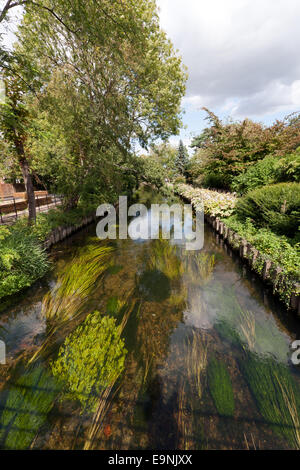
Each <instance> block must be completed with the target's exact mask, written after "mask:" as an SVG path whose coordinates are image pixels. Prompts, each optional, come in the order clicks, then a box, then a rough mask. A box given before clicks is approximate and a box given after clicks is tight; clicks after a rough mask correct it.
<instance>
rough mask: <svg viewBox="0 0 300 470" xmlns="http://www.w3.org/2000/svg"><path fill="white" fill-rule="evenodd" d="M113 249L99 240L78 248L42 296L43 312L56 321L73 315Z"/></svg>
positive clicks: (76, 312)
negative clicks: (50, 288) (47, 291)
mask: <svg viewBox="0 0 300 470" xmlns="http://www.w3.org/2000/svg"><path fill="white" fill-rule="evenodd" d="M113 251H114V248H113V247H112V246H109V245H103V244H102V243H99V240H98V241H95V243H93V244H90V245H88V246H87V247H84V248H83V249H79V250H78V251H77V252H76V254H75V256H74V258H73V260H72V261H71V262H70V263H68V264H67V265H66V266H65V268H64V269H63V270H62V271H61V272H60V273H59V275H58V280H57V283H56V287H55V288H54V290H53V291H51V292H49V293H48V294H46V296H45V297H44V299H43V308H42V311H43V314H44V315H45V316H46V318H47V319H56V320H58V321H61V320H64V319H66V318H74V315H75V314H78V313H79V312H80V309H81V308H82V306H83V305H84V303H85V302H86V301H87V300H88V298H89V297H90V295H91V292H92V290H93V289H94V288H95V286H96V284H97V282H98V281H99V279H100V278H101V276H102V275H103V273H104V271H105V270H106V269H107V268H108V267H109V266H110V256H111V254H112V252H113Z"/></svg>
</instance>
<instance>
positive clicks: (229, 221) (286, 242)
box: [176, 184, 300, 305]
mask: <svg viewBox="0 0 300 470" xmlns="http://www.w3.org/2000/svg"><path fill="white" fill-rule="evenodd" d="M176 192H177V193H178V194H180V195H181V196H182V197H185V198H187V199H188V200H190V201H191V203H192V204H193V206H194V207H195V208H196V209H197V207H198V208H201V207H202V203H204V210H205V213H206V214H207V215H213V216H216V217H219V218H220V219H221V220H222V221H223V222H225V224H226V225H227V227H229V228H231V229H232V230H234V232H236V233H237V234H238V235H239V236H240V237H241V238H242V239H244V240H246V241H247V242H248V243H250V244H251V245H252V246H253V247H254V248H255V249H256V250H258V251H259V253H260V255H261V257H260V261H259V262H257V263H256V264H255V266H254V269H255V271H256V272H257V273H258V274H259V275H261V274H262V271H263V266H264V260H270V261H272V262H273V263H274V264H275V265H277V266H279V267H280V268H281V269H282V273H283V276H284V278H285V282H284V284H283V285H278V287H277V292H278V294H279V296H280V298H281V300H283V301H284V302H285V303H286V305H289V300H290V296H291V294H292V293H297V290H295V289H296V288H295V284H297V283H299V282H300V243H299V235H297V233H293V236H287V235H284V234H279V233H275V231H274V230H271V228H270V226H268V223H267V221H265V222H259V223H258V222H257V220H256V218H255V215H253V218H249V217H246V218H244V217H241V215H240V214H239V213H238V210H237V208H239V207H241V202H243V204H244V203H245V201H242V200H241V199H239V198H237V197H236V196H235V195H233V194H230V193H227V194H226V193H219V192H217V191H211V190H208V189H199V188H193V187H192V186H189V185H186V184H180V185H177V186H176ZM247 197H248V196H247ZM279 205H280V201H279ZM294 212H295V211H293V214H292V217H294ZM274 214H275V215H276V211H274ZM274 214H273V213H272V214H271V216H272V224H273V226H274V227H275V230H276V228H277V227H276V226H275V225H274V219H275V216H274ZM259 215H260V211H259V208H258V209H257V217H258V216H259ZM286 218H287V219H288V221H289V220H290V219H289V218H288V217H286ZM279 222H280V224H281V225H280V227H279ZM286 225H287V226H288V227H289V224H288V223H286ZM278 227H279V228H280V230H282V221H280V216H278Z"/></svg>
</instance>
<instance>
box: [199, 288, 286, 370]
mask: <svg viewBox="0 0 300 470" xmlns="http://www.w3.org/2000/svg"><path fill="white" fill-rule="evenodd" d="M207 292H208V293H209V296H210V305H211V307H212V308H214V309H215V310H216V312H217V320H216V323H215V327H216V329H217V331H218V332H219V334H220V336H221V337H222V338H223V339H225V340H228V341H229V342H230V343H231V344H233V345H235V346H239V347H243V349H248V350H251V351H253V352H256V353H257V354H259V355H262V356H266V355H268V356H270V357H274V358H276V359H277V360H278V361H280V362H282V363H286V362H287V357H288V353H289V346H288V342H287V338H285V335H284V334H283V333H282V332H281V331H280V330H279V329H278V326H277V324H276V322H275V320H274V318H272V317H266V316H265V315H259V314H256V312H253V311H251V310H248V309H246V308H244V307H242V306H241V304H240V303H239V301H238V298H237V294H236V292H235V289H234V288H231V289H230V288H226V286H222V285H220V284H217V283H215V285H214V287H213V289H211V290H209V289H207Z"/></svg>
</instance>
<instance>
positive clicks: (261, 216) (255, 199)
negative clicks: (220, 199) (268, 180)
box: [236, 183, 300, 237]
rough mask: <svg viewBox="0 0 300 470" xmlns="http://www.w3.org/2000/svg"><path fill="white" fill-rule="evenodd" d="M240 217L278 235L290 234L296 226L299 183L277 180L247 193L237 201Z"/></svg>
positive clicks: (299, 213) (299, 216)
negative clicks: (278, 181)
mask: <svg viewBox="0 0 300 470" xmlns="http://www.w3.org/2000/svg"><path fill="white" fill-rule="evenodd" d="M236 213H237V216H238V218H239V219H240V220H246V219H247V218H249V219H252V220H253V221H254V222H255V224H256V225H257V226H259V227H269V228H270V229H271V230H272V231H274V232H275V233H278V234H279V235H286V236H288V237H294V236H295V235H296V232H297V230H298V226H299V225H300V184H299V183H279V184H276V185H271V186H266V187H263V188H258V189H255V190H254V191H251V192H249V193H248V194H246V195H245V196H243V197H242V198H241V199H239V200H238V202H237V205H236Z"/></svg>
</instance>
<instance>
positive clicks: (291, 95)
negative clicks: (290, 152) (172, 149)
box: [157, 0, 300, 145]
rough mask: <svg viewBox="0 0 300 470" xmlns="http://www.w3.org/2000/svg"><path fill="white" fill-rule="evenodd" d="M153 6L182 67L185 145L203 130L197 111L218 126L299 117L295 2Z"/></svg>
mask: <svg viewBox="0 0 300 470" xmlns="http://www.w3.org/2000/svg"><path fill="white" fill-rule="evenodd" d="M157 3H158V6H159V8H160V21H161V26H162V28H163V29H164V30H165V31H166V32H167V34H168V36H169V37H170V39H171V40H172V42H173V44H174V46H175V48H176V49H178V51H179V53H180V55H181V56H182V59H183V63H184V64H185V65H186V66H187V67H188V74H189V79H188V82H187V92H186V96H185V97H184V99H183V103H182V105H183V109H184V112H185V114H184V116H183V121H184V124H185V125H186V126H187V129H184V130H182V131H181V135H180V136H181V138H182V139H183V140H184V142H185V144H187V145H188V144H189V143H190V140H191V137H192V136H193V135H197V134H199V133H200V131H201V129H203V128H204V127H205V124H206V121H205V120H204V118H205V115H206V114H205V112H204V111H202V110H201V108H202V107H203V106H206V107H208V108H209V109H210V110H212V111H213V112H214V113H215V114H217V115H218V116H220V117H221V118H223V119H226V117H228V116H232V117H233V118H234V119H239V120H240V119H243V118H245V117H249V118H251V119H253V120H255V121H260V122H263V123H265V124H271V123H272V122H273V121H274V120H276V119H277V118H283V117H284V116H286V115H288V114H290V113H291V112H294V111H300V54H299V46H300V27H299V22H300V1H299V0H157ZM178 139H179V138H178V137H176V138H175V137H174V138H172V139H171V140H172V142H174V143H177V142H178Z"/></svg>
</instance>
